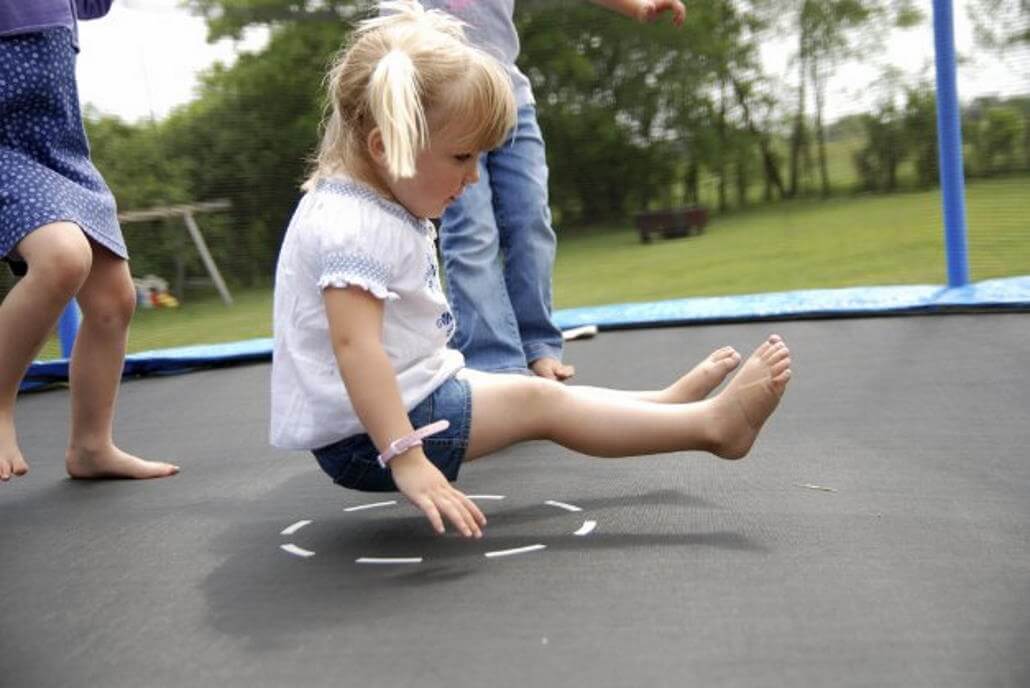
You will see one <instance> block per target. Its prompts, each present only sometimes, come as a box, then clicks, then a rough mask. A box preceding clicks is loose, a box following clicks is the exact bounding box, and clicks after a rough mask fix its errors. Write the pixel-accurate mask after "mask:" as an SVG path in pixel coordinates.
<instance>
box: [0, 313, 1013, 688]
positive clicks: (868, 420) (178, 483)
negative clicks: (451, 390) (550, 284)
mask: <svg viewBox="0 0 1030 688" xmlns="http://www.w3.org/2000/svg"><path fill="white" fill-rule="evenodd" d="M770 331H776V332H779V333H780V334H782V335H783V336H784V337H785V338H786V339H787V342H788V344H789V345H790V347H791V351H792V357H793V361H794V365H793V367H794V379H793V381H792V382H791V385H790V388H789V389H788V392H787V396H786V398H785V400H784V402H783V403H782V405H781V407H780V409H779V411H778V412H777V414H776V415H775V416H774V417H773V418H772V420H771V421H770V423H769V425H768V426H767V427H766V429H765V431H764V433H763V435H762V436H761V437H760V438H759V441H758V443H757V444H756V446H755V448H754V449H753V451H752V453H751V455H750V456H749V457H748V458H746V459H744V460H743V461H740V462H723V461H720V460H718V459H715V458H713V457H711V456H708V455H705V454H700V453H696V454H695V453H683V454H667V455H661V456H655V457H646V458H636V459H631V460H602V459H588V458H585V457H582V456H580V455H577V454H575V453H573V452H570V451H567V450H565V449H562V448H560V447H557V446H554V445H551V444H548V443H543V442H535V443H529V444H524V445H521V446H519V447H516V448H512V449H509V450H507V451H504V452H501V453H499V454H497V455H495V456H493V457H490V458H487V459H485V460H483V461H479V462H476V463H474V464H471V465H469V466H466V467H465V468H464V469H463V472H462V475H461V477H460V479H459V482H458V486H459V488H460V489H462V490H464V491H466V492H467V493H469V494H473V495H483V496H485V497H489V496H493V497H498V496H503V497H504V499H486V498H482V499H481V500H480V501H479V504H480V506H481V507H482V508H483V510H484V511H485V512H486V514H487V516H488V517H489V518H490V524H489V526H488V528H487V531H486V535H485V537H484V538H483V540H481V541H465V540H462V539H459V538H457V537H453V536H448V537H444V538H439V537H435V536H433V535H432V534H431V533H430V531H429V528H428V526H427V524H426V522H425V521H424V519H422V518H421V517H420V516H419V515H418V514H417V513H416V512H415V511H414V509H413V508H411V507H409V506H406V505H405V504H404V503H403V498H401V497H399V495H376V494H361V493H355V492H350V491H347V490H344V489H342V488H338V487H335V486H333V485H332V484H331V483H330V481H329V479H328V478H327V477H325V475H324V474H323V473H322V472H321V471H320V470H319V469H318V467H317V465H316V464H315V462H314V460H313V459H312V458H311V457H310V456H309V455H306V454H303V453H289V452H282V451H278V450H274V449H272V448H270V447H269V446H268V444H267V442H266V436H267V423H268V374H269V369H268V366H267V365H250V366H240V367H233V368H224V369H218V370H211V371H206V372H199V373H194V374H188V375H180V376H173V377H165V378H151V379H144V380H134V381H130V382H127V383H125V384H124V385H123V386H122V391H121V397H120V401H119V412H118V422H117V426H116V436H117V440H118V442H119V444H120V445H121V446H122V447H123V448H125V449H127V450H129V451H133V452H137V453H139V454H141V455H144V456H146V457H148V458H160V459H168V460H171V461H174V462H176V463H178V464H180V465H181V466H182V469H183V470H182V473H181V474H180V475H179V476H177V477H175V478H172V479H166V480H158V481H149V482H128V481H117V482H76V481H71V480H69V479H67V478H66V477H65V474H64V469H63V451H64V447H65V442H66V433H67V420H68V394H67V391H65V390H54V391H49V392H43V393H37V394H28V395H23V396H22V397H21V398H20V400H19V405H18V408H17V413H18V431H19V438H20V442H21V446H22V449H23V450H24V452H25V454H26V458H27V459H28V461H29V463H30V466H31V473H30V474H29V476H27V477H25V478H20V479H17V480H12V481H11V482H9V483H7V484H3V485H0V581H2V585H3V594H2V596H0V657H2V658H3V660H2V663H0V685H2V686H5V687H6V686H17V687H23V686H24V687H36V686H104V687H106V688H115V687H118V686H133V687H137V686H218V687H219V688H223V687H228V686H287V685H289V686H294V685H296V686H321V685H326V686H328V685H333V686H388V687H393V686H484V685H490V686H591V687H605V686H612V687H615V686H905V687H912V686H928V687H930V686H932V687H934V688H939V687H942V686H956V687H958V686H961V687H963V688H965V687H978V686H1013V687H1016V686H1027V685H1030V458H1028V451H1027V445H1028V444H1030V430H1028V425H1030V423H1028V422H1027V416H1028V409H1030V372H1028V360H1030V355H1028V354H1030V315H1026V314H996V315H947V316H924V317H889V318H873V319H846V320H821V321H802V322H780V323H772V324H770V323H751V324H734V325H719V326H702V327H685V328H669V329H652V330H637V331H625V332H605V333H602V334H601V335H599V336H598V337H597V338H595V339H593V340H589V341H583V342H572V343H570V344H569V347H568V352H567V359H568V361H569V362H571V363H574V364H575V365H576V367H577V371H578V374H577V378H576V380H577V382H579V383H582V384H593V385H607V386H615V387H624V388H643V387H657V386H662V385H664V384H667V383H668V382H670V381H672V380H673V379H675V378H676V377H678V376H679V375H680V374H681V373H682V372H683V371H685V370H686V369H687V368H689V367H690V366H691V365H692V364H693V363H694V362H696V361H697V360H698V359H700V358H701V357H703V356H704V355H706V354H707V353H708V352H709V351H710V350H712V349H714V348H716V347H718V346H722V345H725V344H731V345H733V346H735V347H737V348H738V349H739V350H741V351H742V352H743V353H747V352H749V351H750V350H751V349H752V348H753V347H754V346H755V345H756V344H757V343H758V342H759V341H760V340H761V339H762V338H763V337H764V336H765V335H766V334H767V333H768V332H770ZM392 499H397V500H398V503H397V504H395V505H386V506H379V507H374V508H368V509H364V510H352V511H345V509H348V508H351V507H355V506H361V505H365V504H369V503H375V502H381V501H384V500H392ZM549 502H551V503H549ZM569 507H577V508H579V509H580V510H579V511H572V510H570V509H569ZM304 521H309V523H306V524H305V523H303V522H304ZM591 521H592V522H593V523H594V524H595V525H594V527H593V530H592V531H591V532H589V533H585V534H578V535H577V534H576V533H577V531H582V530H586V529H587V525H586V524H587V523H588V522H591ZM290 526H293V529H292V532H289V533H288V534H282V533H283V531H284V530H286V529H288V528H289V527H290ZM283 545H292V547H294V548H296V550H295V551H297V552H301V553H302V552H314V554H313V555H311V556H306V557H305V556H299V555H298V554H291V553H290V552H287V551H286V550H284V549H283ZM538 545H542V547H537V546H538ZM527 547H528V548H533V549H531V550H528V551H521V552H515V553H512V554H510V555H508V556H489V557H488V556H486V555H487V553H497V552H505V551H508V550H521V549H522V548H527ZM361 557H378V558H383V557H388V558H394V557H402V558H420V559H421V562H419V563H406V564H359V563H356V561H355V560H356V559H358V558H361Z"/></svg>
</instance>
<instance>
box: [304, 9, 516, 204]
mask: <svg viewBox="0 0 1030 688" xmlns="http://www.w3.org/2000/svg"><path fill="white" fill-rule="evenodd" d="M379 8H380V10H381V12H382V13H381V14H380V15H379V16H376V17H370V18H368V19H366V20H364V21H362V22H360V23H359V24H358V26H357V28H356V29H355V31H354V32H353V33H352V35H351V37H350V40H349V41H348V45H347V46H346V48H345V49H344V50H343V51H342V52H341V53H340V54H339V55H338V56H337V59H336V61H335V63H334V65H333V68H332V69H331V70H330V72H329V75H328V77H327V86H328V89H327V91H328V92H327V95H328V102H327V112H326V118H325V120H324V122H323V130H322V141H321V143H320V144H319V147H318V151H317V153H316V155H315V156H314V159H313V160H312V163H313V164H312V170H311V174H310V176H309V177H308V180H307V182H305V184H304V188H307V189H310V188H312V186H314V184H315V183H317V181H318V180H319V179H321V178H323V177H328V176H331V175H335V174H349V175H352V176H354V177H357V178H359V179H360V180H362V181H365V182H368V183H370V184H371V185H372V186H375V187H377V188H382V184H381V182H384V181H386V180H385V179H384V178H382V177H381V176H380V174H382V175H389V176H391V177H393V178H394V179H399V178H402V177H412V176H414V175H415V160H416V159H417V158H418V155H419V153H420V152H422V151H423V150H424V149H425V148H426V147H427V146H428V145H429V138H430V135H431V134H432V133H433V132H431V131H430V123H431V124H432V126H433V127H439V126H441V125H442V124H444V123H452V122H457V123H460V124H461V125H462V127H460V128H461V129H462V130H463V131H459V132H456V133H455V134H454V135H455V136H457V137H460V144H461V145H462V146H463V147H465V148H468V150H469V151H481V150H490V149H491V148H493V147H495V146H497V145H500V143H501V142H502V141H503V140H504V137H505V136H506V135H507V132H508V131H509V130H510V129H511V128H512V127H513V126H514V124H515V98H514V96H513V94H512V91H511V81H510V80H509V77H508V75H507V72H505V71H504V68H503V67H501V65H500V64H498V63H497V61H496V60H494V59H493V58H492V57H490V56H489V55H487V54H486V53H485V52H483V51H481V50H479V49H477V48H474V47H472V46H471V45H469V43H468V41H467V39H466V38H465V33H464V25H463V24H462V23H461V22H460V21H459V20H458V19H455V18H454V17H453V16H450V15H448V14H446V13H444V12H441V11H439V10H426V9H424V8H423V7H422V6H421V5H420V4H419V3H418V2H416V1H415V0H393V1H392V2H382V3H380V4H379ZM377 128H378V130H379V132H380V134H381V136H382V141H383V150H384V153H385V158H386V159H385V163H386V164H385V165H384V167H385V169H383V170H382V173H380V171H379V170H377V169H376V168H377V164H376V163H375V161H374V160H372V159H371V158H370V151H369V150H368V140H369V139H368V137H369V135H370V134H371V133H372V132H373V131H375V130H376V129H377Z"/></svg>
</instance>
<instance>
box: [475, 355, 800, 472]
mask: <svg viewBox="0 0 1030 688" xmlns="http://www.w3.org/2000/svg"><path fill="white" fill-rule="evenodd" d="M468 379H469V382H470V383H471V386H472V429H471V437H470V441H469V450H468V453H467V458H469V459H474V458H477V457H479V456H483V455H484V454H489V453H491V452H494V451H497V450H498V449H501V448H503V447H506V446H508V445H511V444H514V443H516V442H520V441H523V440H530V439H550V440H553V441H554V442H557V443H558V444H561V445H562V446H564V447H567V448H569V449H573V450H575V451H579V452H582V453H584V454H590V455H592V456H602V457H617V456H634V455H639V454H653V453H659V452H670V451H684V450H695V449H696V450H704V451H708V452H711V453H713V454H715V455H717V456H720V457H722V458H727V459H737V458H741V457H743V456H744V455H746V454H747V452H748V451H749V450H750V449H751V445H752V444H753V443H754V441H755V438H756V437H757V436H758V432H759V430H761V428H762V425H763V424H764V423H765V421H766V419H768V417H769V416H770V415H771V414H772V412H773V411H774V410H775V408H776V405H777V404H778V403H779V400H780V398H781V397H782V396H783V392H784V390H785V389H786V385H787V382H788V381H789V379H790V352H789V351H788V349H787V347H786V345H785V344H784V343H783V341H782V340H780V338H779V337H777V336H775V335H774V336H772V337H770V338H769V339H768V340H766V341H765V342H763V343H762V345H761V346H759V347H758V349H756V350H755V352H754V353H753V354H752V355H751V357H750V358H748V360H747V362H745V364H744V366H743V367H742V368H741V370H740V372H739V373H737V375H736V376H735V377H734V378H733V380H731V381H730V383H729V385H727V387H726V389H724V390H723V391H722V392H720V393H719V394H718V395H716V396H715V397H713V398H711V399H705V400H702V401H698V402H694V403H687V404H656V403H653V402H650V401H646V400H641V399H636V398H632V397H630V396H626V395H616V394H610V393H601V394H590V393H588V392H584V391H582V390H581V391H579V392H577V391H574V390H572V389H570V388H568V387H566V386H564V385H562V384H559V383H556V382H553V381H549V380H543V379H540V378H533V377H526V376H518V375H489V374H483V373H480V374H474V373H473V374H469V375H468Z"/></svg>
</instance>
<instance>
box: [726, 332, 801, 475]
mask: <svg viewBox="0 0 1030 688" xmlns="http://www.w3.org/2000/svg"><path fill="white" fill-rule="evenodd" d="M790 375H791V372H790V350H789V349H788V348H787V345H786V344H785V343H784V341H783V340H782V339H781V338H780V337H779V335H771V336H770V337H769V338H768V339H767V340H765V341H764V342H763V343H762V345H761V346H759V347H758V348H757V349H755V352H754V353H753V354H751V356H750V357H749V358H748V359H747V361H745V362H744V366H743V367H742V368H741V369H740V372H739V373H737V374H736V376H734V378H733V379H732V380H730V383H729V384H728V385H727V386H726V389H724V390H723V391H722V392H720V393H719V395H718V396H716V397H715V398H714V399H713V400H712V401H713V402H714V408H715V414H714V415H715V424H714V427H713V431H714V445H713V448H712V451H713V453H714V454H715V455H716V456H719V457H722V458H724V459H740V458H743V457H744V456H746V455H747V453H748V451H750V450H751V446H752V445H753V444H754V443H755V439H756V438H757V437H758V431H759V430H761V429H762V425H763V424H764V423H765V421H766V420H768V418H769V416H770V415H772V412H773V411H775V410H776V406H777V404H779V403H780V399H781V398H782V397H783V393H784V391H785V390H786V388H787V383H788V382H789V381H790Z"/></svg>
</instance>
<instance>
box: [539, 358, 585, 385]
mask: <svg viewBox="0 0 1030 688" xmlns="http://www.w3.org/2000/svg"><path fill="white" fill-rule="evenodd" d="M529 368H530V370H532V371H533V372H534V373H536V374H537V375H538V376H540V377H543V378H547V379H548V380H557V381H558V382H564V381H565V380H568V379H569V378H570V377H572V376H573V375H575V374H576V369H575V368H574V367H573V366H570V365H565V364H564V363H562V362H561V361H559V360H558V359H557V358H551V357H550V356H545V357H544V358H538V359H536V360H535V361H533V362H532V363H530V364H529Z"/></svg>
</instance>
